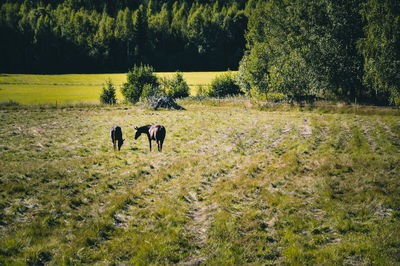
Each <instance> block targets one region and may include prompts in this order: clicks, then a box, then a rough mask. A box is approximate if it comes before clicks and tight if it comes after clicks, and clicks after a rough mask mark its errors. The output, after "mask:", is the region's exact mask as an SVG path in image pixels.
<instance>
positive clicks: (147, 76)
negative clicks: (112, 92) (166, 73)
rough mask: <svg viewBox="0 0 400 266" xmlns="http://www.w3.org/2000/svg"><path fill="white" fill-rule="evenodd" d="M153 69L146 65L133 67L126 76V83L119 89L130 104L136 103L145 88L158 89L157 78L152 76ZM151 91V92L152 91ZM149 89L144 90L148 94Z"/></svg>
mask: <svg viewBox="0 0 400 266" xmlns="http://www.w3.org/2000/svg"><path fill="white" fill-rule="evenodd" d="M153 72H154V69H153V68H152V67H151V66H148V65H144V66H143V65H140V66H139V67H138V66H136V65H135V66H134V67H133V69H132V70H131V71H129V72H128V74H127V82H126V83H124V84H123V85H122V87H121V93H122V95H123V96H124V97H125V99H126V100H128V101H129V102H131V103H136V102H138V101H139V99H140V97H141V96H142V92H143V89H144V88H145V86H146V85H147V86H150V87H151V88H152V89H153V88H155V87H158V81H157V77H156V76H155V75H154V74H153ZM152 89H151V90H152ZM148 91H150V89H146V92H147V93H148Z"/></svg>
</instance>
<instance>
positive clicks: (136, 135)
mask: <svg viewBox="0 0 400 266" xmlns="http://www.w3.org/2000/svg"><path fill="white" fill-rule="evenodd" d="M135 130H136V133H135V139H137V138H138V137H140V134H142V133H141V132H140V131H139V128H138V127H135Z"/></svg>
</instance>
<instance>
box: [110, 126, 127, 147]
mask: <svg viewBox="0 0 400 266" xmlns="http://www.w3.org/2000/svg"><path fill="white" fill-rule="evenodd" d="M110 135H111V140H112V143H113V146H114V151H115V149H116V144H117V140H118V150H121V146H122V144H124V139H123V138H122V130H121V128H120V127H119V126H113V127H112V128H111V132H110Z"/></svg>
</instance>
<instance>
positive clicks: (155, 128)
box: [135, 125, 166, 151]
mask: <svg viewBox="0 0 400 266" xmlns="http://www.w3.org/2000/svg"><path fill="white" fill-rule="evenodd" d="M135 129H136V133H135V139H137V138H138V137H140V135H141V134H142V133H144V134H146V135H147V138H148V139H149V145H150V151H151V141H152V140H155V141H157V147H158V151H162V145H163V143H164V139H165V133H166V130H165V127H164V126H162V125H147V126H142V127H135Z"/></svg>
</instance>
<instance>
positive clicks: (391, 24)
mask: <svg viewBox="0 0 400 266" xmlns="http://www.w3.org/2000/svg"><path fill="white" fill-rule="evenodd" d="M362 15H363V18H364V20H365V21H366V22H367V23H366V25H365V26H364V33H365V38H362V39H361V40H360V42H359V47H360V50H361V52H362V54H363V56H364V62H365V64H364V73H365V75H364V80H363V81H364V84H365V85H366V87H367V88H368V90H369V91H368V93H369V95H370V97H371V98H372V99H374V101H375V102H381V103H383V104H388V103H391V104H395V105H400V87H399V84H400V75H399V73H400V3H399V1H384V2H381V1H375V0H370V1H368V2H367V4H366V5H365V8H364V9H363V10H362Z"/></svg>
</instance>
